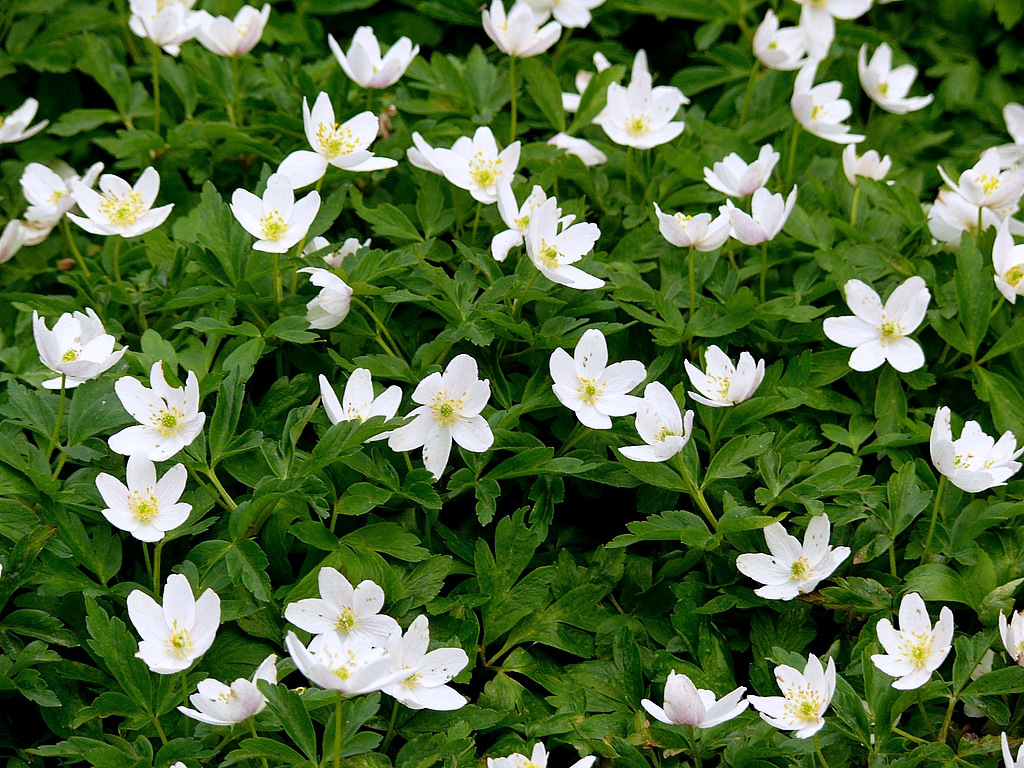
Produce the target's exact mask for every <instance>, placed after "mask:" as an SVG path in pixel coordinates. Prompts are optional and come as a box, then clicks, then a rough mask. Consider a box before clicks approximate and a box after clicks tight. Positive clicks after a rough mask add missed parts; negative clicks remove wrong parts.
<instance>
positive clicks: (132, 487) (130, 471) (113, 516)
mask: <svg viewBox="0 0 1024 768" xmlns="http://www.w3.org/2000/svg"><path fill="white" fill-rule="evenodd" d="M126 475H127V477H126V478H125V479H126V480H127V481H128V485H127V486H125V484H124V483H122V482H121V481H120V480H118V479H117V478H115V477H113V476H112V475H108V474H107V473H106V472H100V474H99V475H98V476H97V477H96V487H97V488H98V489H99V492H100V496H102V497H103V503H104V504H106V505H107V508H106V509H104V510H101V511H102V512H103V516H104V517H105V518H107V520H108V521H109V522H110V524H111V525H113V526H114V527H115V528H120V529H121V530H122V531H128V533H130V534H131V535H132V536H134V537H135V538H136V539H138V540H139V541H160V539H162V538H163V537H164V534H165V533H167V531H171V530H173V529H175V528H177V527H178V526H179V525H181V524H182V523H184V522H185V521H186V520H188V514H189V512H191V511H192V505H191V504H185V503H184V502H181V501H179V499H180V498H181V494H182V493H183V492H184V491H185V482H186V480H188V470H186V469H185V465H184V464H175V465H174V466H173V467H171V468H170V469H169V470H167V471H166V472H165V473H164V476H163V477H161V478H160V479H159V480H157V479H156V466H155V465H154V464H153V462H152V461H150V460H149V459H148V458H146V457H145V456H144V455H143V454H141V453H136V454H133V455H131V456H129V457H128V468H127V472H126Z"/></svg>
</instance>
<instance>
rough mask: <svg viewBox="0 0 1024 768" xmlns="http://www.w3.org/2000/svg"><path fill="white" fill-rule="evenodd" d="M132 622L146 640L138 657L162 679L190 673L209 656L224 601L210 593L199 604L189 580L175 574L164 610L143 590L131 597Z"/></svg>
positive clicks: (166, 590)
mask: <svg viewBox="0 0 1024 768" xmlns="http://www.w3.org/2000/svg"><path fill="white" fill-rule="evenodd" d="M128 618H130V619H131V621H132V624H133V625H134V626H135V631H136V632H138V633H139V635H140V636H141V637H142V640H141V641H140V642H139V651H138V653H136V654H135V655H136V656H137V657H138V658H140V659H142V660H143V661H144V662H146V666H147V667H149V668H150V670H151V671H153V672H156V673H157V674H158V675H170V674H173V673H175V672H182V671H184V670H186V669H188V668H189V667H190V666H191V665H192V662H193V661H195V660H196V659H198V658H199V657H200V656H202V655H203V654H204V653H206V651H207V650H209V648H210V646H211V645H213V639H214V637H215V636H216V634H217V627H218V626H219V625H220V598H219V597H218V596H217V593H216V592H214V591H213V590H212V589H208V590H206V591H205V592H203V594H202V595H200V596H199V599H198V600H196V599H195V596H194V595H193V594H192V587H191V586H190V585H189V583H188V579H186V578H185V577H184V576H182V575H181V574H180V573H172V574H171V575H170V576H168V577H167V583H166V584H165V585H164V604H163V607H161V606H160V604H159V603H158V602H157V601H156V600H154V599H153V598H152V597H150V596H149V595H147V594H146V593H145V592H143V591H142V590H141V589H135V590H132V592H131V594H130V595H128Z"/></svg>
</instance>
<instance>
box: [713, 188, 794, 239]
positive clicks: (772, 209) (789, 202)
mask: <svg viewBox="0 0 1024 768" xmlns="http://www.w3.org/2000/svg"><path fill="white" fill-rule="evenodd" d="M796 195H797V188H796V185H795V184H794V185H793V189H792V191H791V192H790V193H789V195H787V196H786V197H785V198H783V197H782V194H781V193H780V194H775V195H773V194H772V193H771V192H769V191H768V190H767V189H765V188H764V187H761V188H760V189H757V190H754V196H753V197H752V198H750V213H747V212H746V211H744V210H743V209H741V208H737V207H736V206H735V205H733V204H732V200H726V201H725V205H722V206H719V208H718V211H719V213H724V214H727V215H728V216H729V223H730V224H731V225H732V236H733V237H735V238H736V239H737V240H739V241H740V242H741V243H743V244H744V245H760V244H761V243H767V242H769V241H771V240H774V239H775V238H776V237H777V236H778V234H779V233H780V232H781V231H782V228H783V227H784V226H786V221H787V220H788V219H789V214H791V213H792V212H793V206H795V205H796Z"/></svg>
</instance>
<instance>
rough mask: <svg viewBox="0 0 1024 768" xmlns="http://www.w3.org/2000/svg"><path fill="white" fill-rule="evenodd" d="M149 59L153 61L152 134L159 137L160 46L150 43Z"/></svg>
mask: <svg viewBox="0 0 1024 768" xmlns="http://www.w3.org/2000/svg"><path fill="white" fill-rule="evenodd" d="M149 54H150V57H151V58H152V59H153V133H155V134H157V135H158V136H159V135H160V46H158V45H157V44H156V43H153V42H151V43H150V47H149Z"/></svg>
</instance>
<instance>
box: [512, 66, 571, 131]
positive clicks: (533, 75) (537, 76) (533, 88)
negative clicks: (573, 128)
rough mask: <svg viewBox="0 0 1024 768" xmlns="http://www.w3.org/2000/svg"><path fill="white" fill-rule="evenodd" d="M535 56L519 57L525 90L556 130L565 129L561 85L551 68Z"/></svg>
mask: <svg viewBox="0 0 1024 768" xmlns="http://www.w3.org/2000/svg"><path fill="white" fill-rule="evenodd" d="M542 58H543V57H540V56H536V57H532V58H527V59H519V60H518V63H520V64H521V66H522V68H523V76H524V77H525V79H526V92H527V93H528V94H530V98H531V99H533V102H534V104H536V105H537V107H538V109H540V111H541V113H542V114H543V115H544V117H545V118H547V121H548V124H549V125H550V126H551V127H552V128H554V129H555V130H556V131H559V132H560V131H564V130H565V110H564V109H562V87H561V86H560V85H559V84H558V78H557V77H555V73H554V72H552V71H551V68H550V67H549V66H547V64H545V63H544V62H543V61H542V60H541V59H542Z"/></svg>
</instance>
